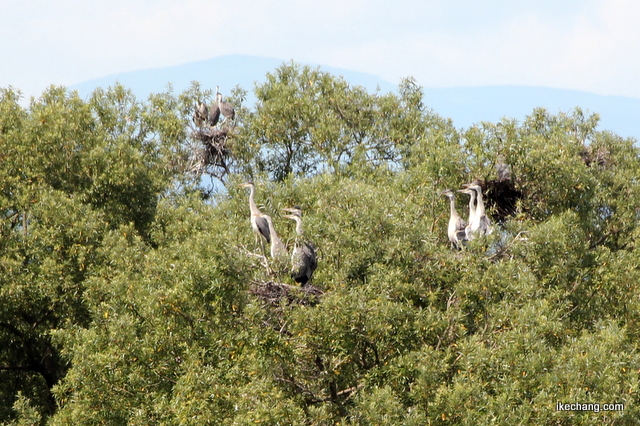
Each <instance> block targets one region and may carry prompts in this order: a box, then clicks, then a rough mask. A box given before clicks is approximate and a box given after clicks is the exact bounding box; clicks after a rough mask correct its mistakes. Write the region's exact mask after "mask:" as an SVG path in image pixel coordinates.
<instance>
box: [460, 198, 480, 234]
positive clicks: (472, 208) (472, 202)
mask: <svg viewBox="0 0 640 426" xmlns="http://www.w3.org/2000/svg"><path fill="white" fill-rule="evenodd" d="M458 192H462V193H463V194H467V195H468V196H469V218H468V219H467V226H466V227H465V228H464V232H465V236H466V238H467V240H473V238H474V237H475V236H474V235H473V233H472V232H471V229H472V228H473V227H474V226H475V223H476V222H477V216H476V191H474V190H473V189H468V188H465V189H459V190H458Z"/></svg>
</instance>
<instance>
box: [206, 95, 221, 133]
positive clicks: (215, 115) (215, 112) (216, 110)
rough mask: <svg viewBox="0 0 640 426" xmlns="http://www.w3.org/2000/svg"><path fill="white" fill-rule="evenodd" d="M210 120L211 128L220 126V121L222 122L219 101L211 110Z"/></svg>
mask: <svg viewBox="0 0 640 426" xmlns="http://www.w3.org/2000/svg"><path fill="white" fill-rule="evenodd" d="M208 119H209V126H211V127H215V125H216V124H218V121H220V106H219V105H218V101H217V100H216V102H214V103H213V105H211V108H209V116H208Z"/></svg>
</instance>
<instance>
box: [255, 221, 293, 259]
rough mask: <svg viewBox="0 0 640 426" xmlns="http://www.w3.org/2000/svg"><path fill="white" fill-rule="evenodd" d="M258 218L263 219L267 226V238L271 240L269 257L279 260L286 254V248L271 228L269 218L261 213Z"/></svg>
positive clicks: (271, 222)
mask: <svg viewBox="0 0 640 426" xmlns="http://www.w3.org/2000/svg"><path fill="white" fill-rule="evenodd" d="M260 217H262V218H264V219H265V220H266V221H267V224H268V225H269V236H270V238H271V257H272V258H274V259H277V258H281V257H282V256H283V255H286V254H287V247H286V246H285V245H284V244H283V243H282V240H281V239H280V237H279V236H278V233H277V232H276V230H275V228H274V227H273V221H272V220H271V216H269V215H267V214H264V213H263V214H262V215H261V216H260Z"/></svg>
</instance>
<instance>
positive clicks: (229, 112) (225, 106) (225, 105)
mask: <svg viewBox="0 0 640 426" xmlns="http://www.w3.org/2000/svg"><path fill="white" fill-rule="evenodd" d="M216 101H217V106H218V108H219V111H220V112H221V113H222V115H223V116H224V118H225V119H227V118H228V119H229V120H233V119H234V118H236V111H235V109H234V108H233V105H231V104H230V103H229V102H224V101H223V100H222V94H221V93H220V88H219V86H216Z"/></svg>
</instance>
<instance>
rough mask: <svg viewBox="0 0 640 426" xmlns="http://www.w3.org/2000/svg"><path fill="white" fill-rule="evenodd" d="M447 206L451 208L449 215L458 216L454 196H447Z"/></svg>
mask: <svg viewBox="0 0 640 426" xmlns="http://www.w3.org/2000/svg"><path fill="white" fill-rule="evenodd" d="M449 208H450V209H451V216H452V217H455V216H458V212H457V211H456V201H455V198H454V197H449Z"/></svg>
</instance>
